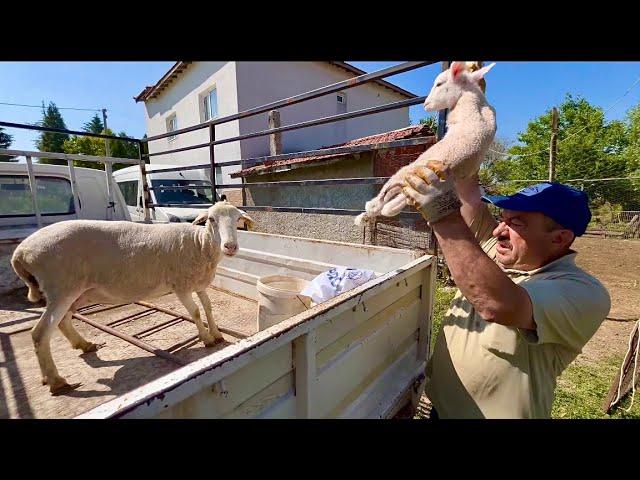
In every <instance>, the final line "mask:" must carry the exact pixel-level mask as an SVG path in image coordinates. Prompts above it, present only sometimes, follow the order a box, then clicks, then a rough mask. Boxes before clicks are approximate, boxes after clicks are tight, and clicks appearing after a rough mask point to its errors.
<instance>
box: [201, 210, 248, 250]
mask: <svg viewBox="0 0 640 480" xmlns="http://www.w3.org/2000/svg"><path fill="white" fill-rule="evenodd" d="M240 219H243V220H244V221H245V223H246V224H247V226H248V227H251V226H252V225H253V223H254V221H253V219H252V218H251V217H250V216H249V215H247V214H246V213H245V212H243V211H242V210H240V209H238V208H236V207H234V206H233V205H231V204H230V203H229V202H228V201H227V200H224V201H222V202H217V203H215V204H214V205H213V206H211V207H209V209H208V210H207V211H206V212H202V213H201V214H200V215H198V217H197V218H196V219H195V220H194V221H193V224H194V225H203V224H206V228H208V229H210V231H211V233H212V234H213V236H214V238H216V237H217V238H216V240H218V239H219V240H220V248H221V249H222V253H224V254H225V255H228V256H230V257H232V256H234V255H235V254H236V253H238V235H237V225H238V220H240Z"/></svg>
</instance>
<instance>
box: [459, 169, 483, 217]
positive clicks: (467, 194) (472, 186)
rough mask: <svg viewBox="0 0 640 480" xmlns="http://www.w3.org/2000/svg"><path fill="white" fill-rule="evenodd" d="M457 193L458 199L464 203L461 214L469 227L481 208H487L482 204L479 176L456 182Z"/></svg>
mask: <svg viewBox="0 0 640 480" xmlns="http://www.w3.org/2000/svg"><path fill="white" fill-rule="evenodd" d="M455 183H456V192H457V193H458V198H459V199H460V202H462V207H461V208H460V213H461V214H462V218H463V219H464V221H465V223H466V224H467V225H471V222H472V220H473V219H474V218H476V217H477V216H478V214H479V212H480V209H481V208H486V207H485V206H484V204H483V203H482V194H481V191H480V183H479V181H478V175H477V174H476V175H473V176H471V177H467V178H462V179H457V180H456V182H455Z"/></svg>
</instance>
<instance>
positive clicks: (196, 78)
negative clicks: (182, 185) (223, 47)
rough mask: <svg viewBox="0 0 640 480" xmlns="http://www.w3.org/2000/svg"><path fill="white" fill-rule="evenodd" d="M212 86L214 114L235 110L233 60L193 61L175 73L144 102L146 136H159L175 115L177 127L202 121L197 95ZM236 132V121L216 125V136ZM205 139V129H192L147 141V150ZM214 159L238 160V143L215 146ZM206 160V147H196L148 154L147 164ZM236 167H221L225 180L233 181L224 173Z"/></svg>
mask: <svg viewBox="0 0 640 480" xmlns="http://www.w3.org/2000/svg"><path fill="white" fill-rule="evenodd" d="M214 85H215V86H216V89H217V93H218V116H221V117H222V116H227V115H232V114H234V113H238V94H237V88H236V63H235V62H194V63H191V64H190V65H189V66H188V67H187V69H186V70H184V71H183V72H181V73H180V74H179V75H178V78H177V79H175V80H174V81H173V82H172V83H170V84H169V87H168V88H166V89H165V90H164V91H162V92H161V93H160V95H159V96H158V97H157V98H154V99H149V100H147V101H146V102H145V107H146V114H147V118H146V121H147V135H149V136H153V135H159V134H161V133H166V132H167V119H168V118H169V117H170V116H171V115H172V114H174V113H175V114H176V115H177V117H178V128H184V127H190V126H192V125H196V124H198V123H202V122H203V121H204V117H203V112H202V106H201V105H200V102H199V100H200V95H201V94H202V93H203V92H205V91H207V90H209V89H210V88H211V87H213V86H214ZM237 135H239V126H238V121H237V120H236V121H232V122H228V123H224V124H222V125H218V126H216V139H217V140H220V139H223V138H230V137H235V136H237ZM207 141H209V130H208V129H202V130H197V131H195V132H189V133H184V134H181V135H178V136H177V137H176V138H175V139H174V140H172V141H169V140H168V139H167V138H163V139H160V140H156V141H153V142H150V143H149V151H150V152H151V153H153V152H159V151H164V150H172V149H175V148H181V147H186V146H190V145H195V144H198V143H204V142H207ZM215 156H216V160H218V161H229V160H238V159H240V143H239V142H231V143H225V144H222V145H217V146H216V147H215ZM208 162H209V149H208V148H206V147H205V148H199V149H196V150H189V151H186V152H177V153H170V154H167V155H159V156H155V157H151V163H159V164H162V163H165V164H166V163H176V164H184V165H193V164H202V163H208ZM237 169H238V168H237V167H234V166H231V167H223V174H226V175H225V178H224V182H225V183H237V182H238V180H237V179H231V178H230V177H229V176H228V173H230V172H233V171H235V170H237Z"/></svg>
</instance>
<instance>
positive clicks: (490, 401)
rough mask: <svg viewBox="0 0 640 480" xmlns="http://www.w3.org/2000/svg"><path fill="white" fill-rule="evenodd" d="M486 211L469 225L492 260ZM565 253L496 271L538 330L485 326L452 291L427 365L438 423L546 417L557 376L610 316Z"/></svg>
mask: <svg viewBox="0 0 640 480" xmlns="http://www.w3.org/2000/svg"><path fill="white" fill-rule="evenodd" d="M494 226H495V221H494V220H493V219H492V217H491V214H490V213H489V210H488V209H487V208H486V207H485V208H483V209H482V213H481V214H479V216H478V218H477V219H475V220H474V221H473V222H472V224H471V229H472V231H473V232H474V234H475V235H476V238H477V239H478V241H479V242H480V245H481V247H482V249H483V250H484V251H485V252H486V253H487V255H489V257H490V258H492V259H493V260H494V261H495V256H496V245H497V239H495V238H494V237H492V235H491V232H492V230H493V227H494ZM575 256H576V253H575V252H572V253H569V254H567V255H565V256H564V257H561V258H559V259H557V260H555V261H553V262H551V263H549V264H547V265H545V266H543V267H541V268H538V269H536V270H531V271H519V270H512V269H503V271H504V272H505V273H506V274H507V275H508V276H509V277H510V278H511V279H512V280H513V281H514V282H515V283H516V284H519V285H521V286H522V287H523V288H524V289H526V291H527V292H528V294H529V296H530V297H531V302H532V304H533V317H534V321H535V323H536V326H537V329H536V330H535V331H533V330H523V329H518V328H514V327H507V326H504V325H500V324H497V323H488V322H485V321H484V320H483V319H482V318H481V317H480V315H478V314H477V313H476V312H475V309H474V307H473V306H472V305H471V304H470V303H469V301H468V300H467V299H466V298H465V297H464V296H463V295H462V294H461V293H460V290H458V291H457V292H456V295H455V297H454V299H453V302H452V304H451V307H450V308H449V310H448V311H447V313H446V315H445V317H444V319H443V322H442V327H441V329H440V332H439V334H438V337H437V339H436V344H435V348H434V352H433V355H432V356H431V358H430V360H429V362H428V364H427V384H426V394H427V396H428V397H429V399H430V400H431V401H432V402H433V405H434V407H435V409H436V410H437V412H438V414H439V416H440V417H441V418H549V417H550V414H551V405H552V403H553V398H554V391H555V387H556V379H557V377H558V376H559V375H560V374H561V373H562V371H563V370H564V369H565V368H566V367H567V366H568V365H569V364H570V363H571V362H572V361H573V360H574V359H575V358H576V356H578V354H579V353H580V352H581V350H582V347H583V346H584V345H585V344H586V343H587V341H589V339H590V338H591V337H592V336H593V334H594V333H595V332H596V330H597V329H598V327H599V326H600V324H601V323H602V321H603V320H604V319H605V317H606V316H607V314H608V313H609V308H610V306H611V300H610V297H609V294H608V293H607V290H606V289H605V288H604V286H603V285H602V284H601V283H600V282H599V281H598V280H597V279H595V278H594V277H592V276H591V275H589V274H587V273H586V272H584V271H583V270H581V269H580V268H578V267H577V266H576V264H575Z"/></svg>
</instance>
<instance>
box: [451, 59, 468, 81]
mask: <svg viewBox="0 0 640 480" xmlns="http://www.w3.org/2000/svg"><path fill="white" fill-rule="evenodd" d="M466 69H467V65H466V63H465V62H451V67H449V70H451V79H452V80H454V81H455V80H458V79H459V78H460V74H461V73H462V72H464V71H465V70H466Z"/></svg>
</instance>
